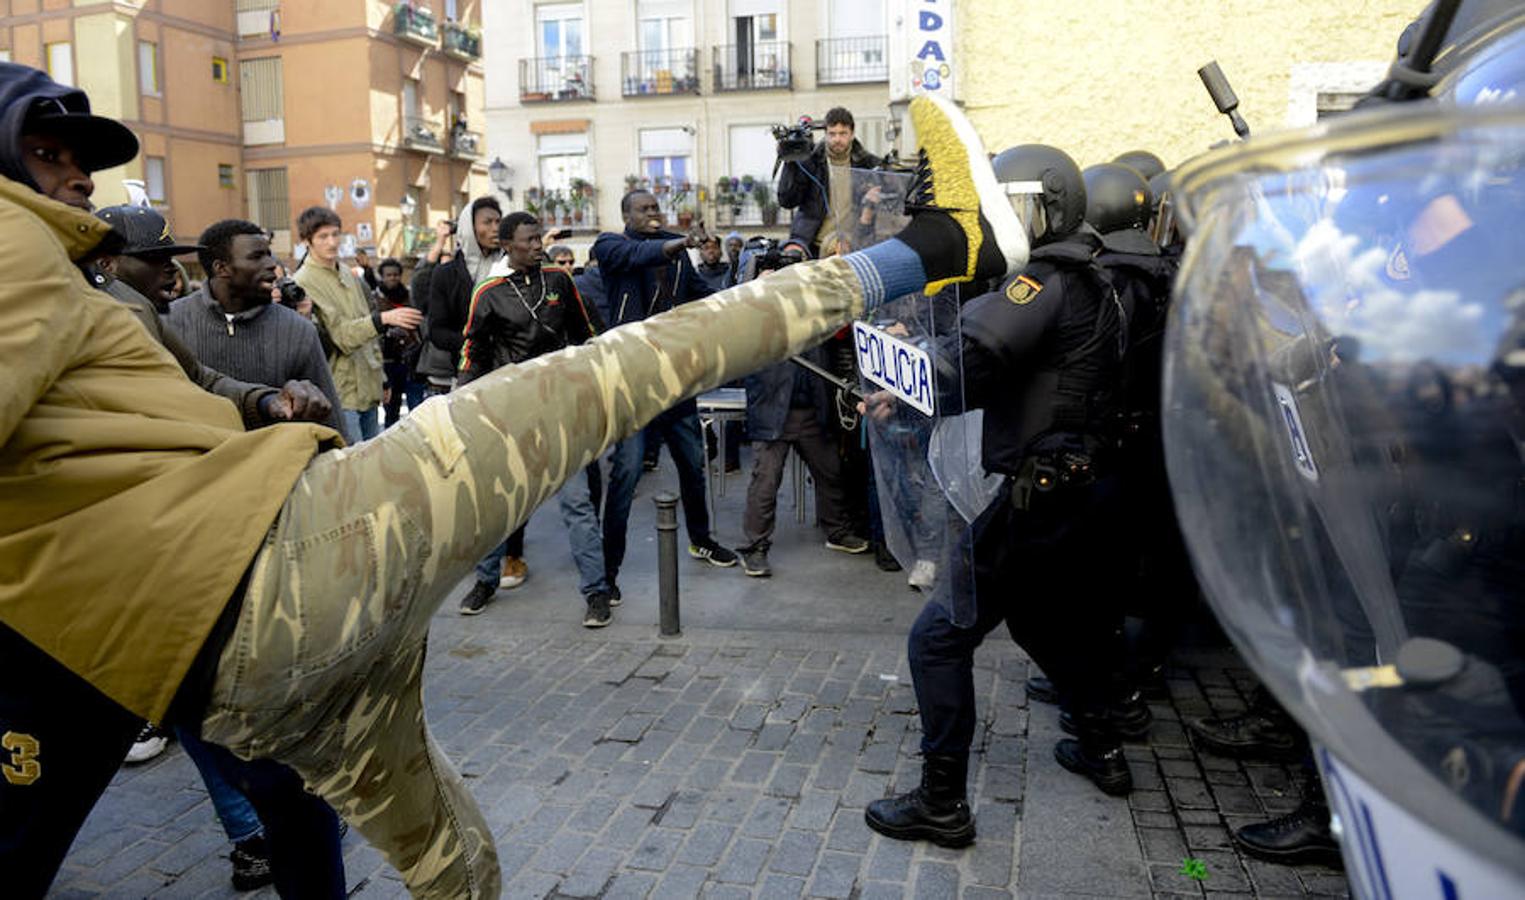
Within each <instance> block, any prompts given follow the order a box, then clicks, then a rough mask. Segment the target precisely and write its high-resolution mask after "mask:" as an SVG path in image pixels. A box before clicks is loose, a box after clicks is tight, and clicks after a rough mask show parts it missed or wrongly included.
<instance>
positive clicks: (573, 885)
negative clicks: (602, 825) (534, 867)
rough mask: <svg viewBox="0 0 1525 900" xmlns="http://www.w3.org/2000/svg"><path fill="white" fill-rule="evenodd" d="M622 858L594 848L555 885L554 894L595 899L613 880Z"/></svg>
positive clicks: (612, 852) (617, 854)
mask: <svg viewBox="0 0 1525 900" xmlns="http://www.w3.org/2000/svg"><path fill="white" fill-rule="evenodd" d="M623 860H624V857H623V856H622V855H621V854H619V853H616V852H614V851H612V850H606V849H604V848H602V847H594V848H593V849H591V850H589V851H588V852H587V854H585V855H584V856H583V858H582V859H580V860H578V862H577V865H576V867H574V868H573V869H572V871H571V872H570V873H569V874H568V875H567V877H566V878H564V879H563V880H562V882H561V884H559V885H557V887H556V892H557V893H558V894H561V895H563V896H566V897H597V896H600V895H601V894H603V892H604V888H605V886H607V885H608V884H609V882H610V881H611V880H613V878H614V874H615V872H616V870H618V869H619V867H620V863H621V862H622V861H623Z"/></svg>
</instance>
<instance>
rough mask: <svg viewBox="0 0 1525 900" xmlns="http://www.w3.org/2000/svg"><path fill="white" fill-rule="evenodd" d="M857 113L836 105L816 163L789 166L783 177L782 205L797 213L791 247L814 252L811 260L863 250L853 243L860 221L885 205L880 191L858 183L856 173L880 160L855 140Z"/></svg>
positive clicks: (814, 154) (791, 224)
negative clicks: (876, 206) (880, 203)
mask: <svg viewBox="0 0 1525 900" xmlns="http://www.w3.org/2000/svg"><path fill="white" fill-rule="evenodd" d="M855 127H856V125H855V123H854V122H853V114H852V113H850V112H848V111H847V110H846V109H844V108H842V107H840V106H836V107H832V108H831V109H830V110H828V111H827V113H826V140H824V141H822V142H821V143H819V144H816V146H815V149H814V150H813V151H811V153H810V158H809V159H806V160H805V161H803V162H791V163H786V164H785V165H784V167H783V170H782V171H780V172H779V174H778V203H779V205H780V206H782V207H784V208H786V209H793V210H794V218H793V219H791V220H790V222H789V243H791V244H797V245H798V246H800V247H802V248H804V249H805V250H807V251H809V253H810V258H811V259H819V258H820V256H821V254H822V252H823V251H825V253H826V255H827V256H832V255H836V254H839V253H846V252H848V251H849V250H857V249H860V248H858V247H857V246H856V241H854V240H853V235H854V233H855V232H856V226H855V225H854V224H853V223H855V222H858V221H859V220H860V218H861V217H862V216H865V215H867V214H869V213H866V212H865V210H864V207H865V205H867V206H869V207H872V206H873V205H874V204H876V203H878V201H879V192H878V188H876V187H874V186H872V185H871V184H869V183H868V182H867V181H862V182H859V183H857V184H855V183H854V181H853V177H852V170H853V169H877V168H879V166H880V165H882V164H883V163H882V160H880V159H879V157H877V156H875V155H873V154H872V153H869V152H868V151H867V150H864V149H863V145H862V144H860V143H858V139H857V138H856V137H854V136H853V132H854V129H855Z"/></svg>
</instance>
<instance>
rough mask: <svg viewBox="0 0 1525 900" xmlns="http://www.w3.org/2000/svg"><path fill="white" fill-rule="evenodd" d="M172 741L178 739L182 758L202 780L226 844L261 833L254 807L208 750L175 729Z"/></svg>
mask: <svg viewBox="0 0 1525 900" xmlns="http://www.w3.org/2000/svg"><path fill="white" fill-rule="evenodd" d="M175 737H176V738H178V739H179V741H180V746H182V747H184V748H185V755H186V756H189V757H190V758H191V762H193V763H195V764H196V771H198V772H200V773H201V780H202V782H203V783H204V784H206V786H207V793H208V794H209V795H211V797H212V809H214V810H216V812H217V821H219V822H221V823H222V830H223V831H225V832H227V834H228V840H230V841H232V842H233V843H235V844H237V843H238V842H240V841H246V840H248V839H249V838H252V837H254V836H255V835H257V834H259V833H260V832H261V831H262V830H264V826H263V825H261V824H260V821H259V814H258V813H256V812H255V811H254V804H252V803H250V802H249V798H248V797H245V796H244V795H243V794H240V793H239V792H238V788H235V787H234V786H233V785H231V784H228V780H227V779H226V778H223V777H222V772H221V771H220V770H219V769H218V767H217V757H216V755H215V754H214V753H213V751H212V748H211V746H210V745H208V744H207V743H206V742H205V741H203V740H202V739H201V738H199V737H197V736H196V735H194V734H191V733H190V732H189V731H186V730H185V729H184V728H180V727H178V726H177V727H176V728H175Z"/></svg>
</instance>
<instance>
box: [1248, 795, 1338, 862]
mask: <svg viewBox="0 0 1525 900" xmlns="http://www.w3.org/2000/svg"><path fill="white" fill-rule="evenodd" d="M1234 843H1235V844H1238V845H1239V848H1240V849H1241V850H1243V851H1244V852H1245V853H1248V854H1249V855H1251V856H1253V857H1255V858H1257V859H1263V860H1266V861H1267V862H1273V863H1281V864H1283V865H1288V866H1295V865H1305V864H1308V863H1321V864H1323V865H1326V866H1340V865H1342V863H1343V861H1342V860H1341V859H1340V845H1339V843H1338V842H1336V841H1335V839H1334V834H1333V833H1331V832H1330V830H1329V805H1328V803H1327V802H1325V800H1324V796H1323V792H1321V791H1319V792H1317V793H1315V794H1310V795H1309V796H1307V797H1305V798H1304V799H1303V802H1302V804H1301V805H1300V806H1298V808H1297V809H1295V810H1293V811H1292V812H1290V813H1288V814H1287V815H1285V816H1282V817H1281V818H1279V819H1272V820H1271V821H1269V822H1257V823H1256V824H1254V825H1246V826H1244V827H1243V828H1240V829H1239V830H1238V831H1235V832H1234Z"/></svg>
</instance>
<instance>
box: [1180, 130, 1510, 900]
mask: <svg viewBox="0 0 1525 900" xmlns="http://www.w3.org/2000/svg"><path fill="white" fill-rule="evenodd" d="M1522 148H1525V113H1522V112H1521V109H1520V107H1519V106H1513V107H1500V108H1498V109H1480V110H1477V111H1471V112H1463V111H1449V112H1448V111H1445V110H1443V109H1438V110H1425V111H1419V110H1416V109H1414V108H1409V109H1405V110H1398V111H1394V112H1390V113H1387V114H1380V115H1370V116H1351V117H1349V118H1346V119H1340V120H1337V121H1336V122H1335V123H1333V124H1328V125H1325V126H1321V127H1320V128H1319V129H1316V130H1310V131H1308V132H1306V133H1302V134H1298V135H1288V136H1280V137H1277V138H1275V139H1269V140H1268V139H1261V140H1260V142H1258V143H1256V142H1250V143H1247V144H1245V145H1243V146H1242V147H1240V148H1234V149H1232V150H1228V151H1223V152H1220V153H1216V154H1211V155H1209V156H1207V157H1203V158H1201V159H1199V160H1197V161H1194V162H1192V163H1188V164H1187V165H1186V166H1183V169H1182V174H1181V176H1180V178H1179V184H1180V185H1181V191H1180V193H1179V194H1178V197H1177V199H1178V201H1179V202H1180V206H1178V207H1177V209H1178V212H1179V214H1180V216H1181V220H1182V221H1183V222H1184V223H1185V224H1186V225H1187V228H1188V233H1189V236H1190V240H1191V250H1190V252H1189V253H1187V255H1186V260H1185V263H1184V264H1183V268H1182V271H1181V276H1180V279H1179V280H1178V282H1177V294H1176V304H1175V306H1174V308H1173V309H1172V311H1171V319H1170V323H1169V330H1168V334H1167V347H1166V362H1165V377H1164V386H1165V391H1164V398H1163V403H1162V409H1163V414H1162V421H1163V426H1164V432H1165V446H1166V453H1167V460H1168V464H1169V471H1170V482H1171V487H1172V490H1173V491H1174V492H1175V497H1176V506H1177V509H1178V511H1179V514H1180V519H1181V526H1182V531H1183V534H1184V535H1185V537H1186V539H1187V542H1188V545H1189V547H1190V549H1191V553H1192V557H1193V562H1194V564H1195V566H1196V569H1197V573H1198V576H1199V579H1200V581H1201V583H1202V585H1203V588H1204V590H1205V592H1206V594H1207V596H1208V599H1209V601H1210V602H1211V603H1212V605H1213V608H1214V610H1215V612H1216V613H1217V614H1218V617H1219V619H1220V620H1221V621H1222V623H1223V625H1224V629H1225V631H1226V632H1227V633H1228V634H1229V636H1230V637H1231V638H1232V639H1233V640H1234V643H1235V644H1236V645H1237V646H1238V648H1239V650H1240V651H1241V652H1242V653H1243V654H1244V657H1245V658H1246V660H1248V661H1249V662H1250V664H1251V665H1252V666H1254V668H1255V670H1256V672H1257V674H1259V675H1260V676H1261V678H1262V679H1263V680H1264V681H1265V683H1266V685H1267V686H1268V687H1270V688H1271V690H1272V691H1273V692H1274V693H1275V694H1276V696H1277V698H1278V699H1279V700H1281V702H1282V703H1283V704H1284V705H1285V706H1286V707H1287V708H1288V710H1289V711H1290V712H1291V713H1293V715H1295V716H1296V717H1297V719H1298V721H1299V722H1300V723H1301V724H1302V725H1304V726H1305V727H1306V728H1307V729H1308V731H1309V732H1310V734H1311V737H1312V738H1313V740H1314V741H1315V743H1316V744H1317V745H1318V746H1319V748H1320V749H1319V752H1318V754H1317V756H1318V762H1319V765H1320V767H1321V769H1322V770H1323V772H1324V776H1325V784H1326V785H1327V788H1328V794H1329V799H1330V802H1331V806H1332V808H1333V809H1334V811H1335V813H1336V815H1337V816H1338V817H1339V821H1340V823H1341V824H1342V826H1343V828H1342V831H1343V840H1344V844H1345V847H1344V851H1345V857H1346V861H1347V870H1348V872H1349V874H1350V877H1351V883H1352V887H1353V889H1354V892H1355V893H1356V895H1357V896H1363V897H1385V896H1392V895H1393V894H1392V893H1391V889H1390V888H1389V886H1390V885H1391V886H1392V888H1397V889H1399V891H1400V893H1401V892H1402V891H1403V890H1406V889H1407V888H1406V886H1408V885H1418V884H1440V885H1443V886H1444V889H1443V890H1442V891H1441V893H1443V894H1445V895H1447V896H1458V897H1460V896H1519V895H1520V892H1521V890H1522V888H1525V440H1522V439H1525V240H1522V238H1521V231H1520V228H1519V223H1520V217H1521V210H1522V209H1525V149H1522ZM1400 886H1405V887H1400Z"/></svg>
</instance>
